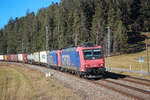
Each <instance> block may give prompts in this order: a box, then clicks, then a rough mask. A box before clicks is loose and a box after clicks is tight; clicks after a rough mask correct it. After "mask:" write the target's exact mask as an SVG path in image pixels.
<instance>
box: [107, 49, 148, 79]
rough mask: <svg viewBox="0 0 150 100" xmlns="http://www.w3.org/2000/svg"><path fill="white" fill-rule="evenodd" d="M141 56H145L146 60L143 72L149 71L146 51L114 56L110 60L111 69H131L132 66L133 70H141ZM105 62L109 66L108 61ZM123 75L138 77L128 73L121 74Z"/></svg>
mask: <svg viewBox="0 0 150 100" xmlns="http://www.w3.org/2000/svg"><path fill="white" fill-rule="evenodd" d="M139 56H143V58H144V62H143V64H142V70H143V71H147V59H146V51H142V52H138V53H133V54H124V55H119V56H113V57H111V58H110V59H111V67H114V68H124V69H130V66H132V70H141V64H140V63H139ZM149 56H150V48H149ZM105 62H106V66H107V59H105ZM149 62H150V58H149ZM121 73H124V74H130V75H136V76H138V74H133V73H127V72H121ZM149 78H150V77H149Z"/></svg>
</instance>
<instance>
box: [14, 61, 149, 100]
mask: <svg viewBox="0 0 150 100" xmlns="http://www.w3.org/2000/svg"><path fill="white" fill-rule="evenodd" d="M13 64H15V63H13ZM56 71H57V70H56ZM59 72H60V71H59ZM65 74H67V75H71V76H72V77H76V78H80V77H78V76H75V75H72V74H70V73H65ZM113 78H114V76H113ZM80 79H82V80H84V81H87V82H89V83H91V84H95V85H97V86H100V87H104V88H107V89H109V90H112V91H115V92H118V93H120V94H122V95H124V96H127V97H130V98H133V99H135V100H149V98H150V91H146V90H143V89H140V88H137V87H133V86H129V85H125V84H122V83H118V82H114V81H111V80H107V79H100V80H96V81H93V80H88V79H84V78H80ZM115 79H116V78H115ZM118 79H121V80H124V81H128V82H132V83H135V84H141V85H143V83H142V82H137V81H136V80H140V81H144V82H149V80H146V79H140V78H136V77H131V76H125V77H124V76H123V77H122V76H121V78H120V76H119V78H118ZM130 79H133V80H130ZM106 83H107V84H106ZM111 84H114V85H116V87H114V86H112V85H111ZM144 85H147V86H148V85H149V84H148V83H145V84H144ZM118 86H120V87H123V88H124V89H120V88H117V87H118ZM127 89H129V90H131V91H133V92H132V93H131V92H128V91H126V90H127ZM134 92H138V93H140V95H146V96H139V95H137V94H134Z"/></svg>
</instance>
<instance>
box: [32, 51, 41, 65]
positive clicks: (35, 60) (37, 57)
mask: <svg viewBox="0 0 150 100" xmlns="http://www.w3.org/2000/svg"><path fill="white" fill-rule="evenodd" d="M33 59H34V62H36V63H39V62H40V53H39V52H34V53H33Z"/></svg>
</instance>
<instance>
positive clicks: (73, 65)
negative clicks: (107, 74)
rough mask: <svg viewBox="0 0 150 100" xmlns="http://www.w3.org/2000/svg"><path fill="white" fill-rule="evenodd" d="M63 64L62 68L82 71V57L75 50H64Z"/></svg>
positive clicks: (62, 54) (62, 55) (62, 53)
mask: <svg viewBox="0 0 150 100" xmlns="http://www.w3.org/2000/svg"><path fill="white" fill-rule="evenodd" d="M61 64H62V67H66V68H68V69H74V70H78V71H80V69H81V63H80V56H79V53H78V52H77V51H76V49H75V48H69V49H64V50H62V52H61Z"/></svg>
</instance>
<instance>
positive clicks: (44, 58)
mask: <svg viewBox="0 0 150 100" xmlns="http://www.w3.org/2000/svg"><path fill="white" fill-rule="evenodd" d="M47 54H48V51H40V63H43V64H47Z"/></svg>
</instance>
